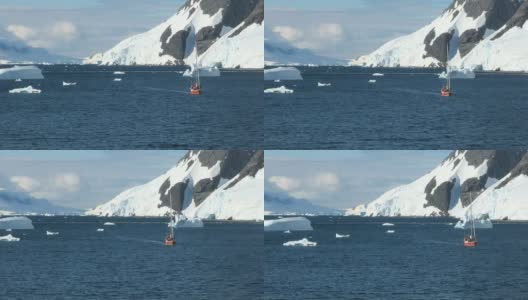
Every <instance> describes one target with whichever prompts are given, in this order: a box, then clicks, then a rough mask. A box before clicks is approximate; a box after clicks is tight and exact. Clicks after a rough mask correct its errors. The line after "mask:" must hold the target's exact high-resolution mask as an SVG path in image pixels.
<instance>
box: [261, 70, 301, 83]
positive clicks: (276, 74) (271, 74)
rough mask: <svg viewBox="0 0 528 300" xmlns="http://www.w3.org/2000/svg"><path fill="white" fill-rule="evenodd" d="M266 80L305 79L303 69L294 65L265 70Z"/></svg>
mask: <svg viewBox="0 0 528 300" xmlns="http://www.w3.org/2000/svg"><path fill="white" fill-rule="evenodd" d="M264 80H303V77H302V75H301V71H299V70H298V69H297V68H294V67H279V68H273V69H268V70H264Z"/></svg>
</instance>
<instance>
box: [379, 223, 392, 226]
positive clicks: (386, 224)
mask: <svg viewBox="0 0 528 300" xmlns="http://www.w3.org/2000/svg"><path fill="white" fill-rule="evenodd" d="M381 226H394V224H392V223H383V224H381Z"/></svg>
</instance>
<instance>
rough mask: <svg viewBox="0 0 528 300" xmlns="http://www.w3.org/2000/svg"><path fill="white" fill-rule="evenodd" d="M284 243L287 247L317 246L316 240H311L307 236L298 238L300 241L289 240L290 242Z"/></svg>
mask: <svg viewBox="0 0 528 300" xmlns="http://www.w3.org/2000/svg"><path fill="white" fill-rule="evenodd" d="M282 245H283V246H286V247H291V246H303V247H315V246H317V243H316V242H311V241H309V240H308V239H307V238H304V239H302V240H298V241H289V242H286V243H284V244H282Z"/></svg>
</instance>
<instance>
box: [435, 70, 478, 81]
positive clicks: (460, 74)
mask: <svg viewBox="0 0 528 300" xmlns="http://www.w3.org/2000/svg"><path fill="white" fill-rule="evenodd" d="M449 76H450V77H451V79H475V72H473V71H472V70H469V69H450V70H449ZM438 78H440V79H446V78H447V73H446V72H445V71H444V72H442V73H440V74H438Z"/></svg>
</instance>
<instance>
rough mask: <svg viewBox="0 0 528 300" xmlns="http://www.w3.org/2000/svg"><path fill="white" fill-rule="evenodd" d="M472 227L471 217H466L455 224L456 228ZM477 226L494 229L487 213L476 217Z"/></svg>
mask: <svg viewBox="0 0 528 300" xmlns="http://www.w3.org/2000/svg"><path fill="white" fill-rule="evenodd" d="M471 227H472V222H471V219H469V218H467V217H466V218H464V219H462V220H460V221H458V222H457V223H456V224H455V228H456V229H468V228H471ZM475 228H478V229H492V228H493V223H492V222H491V220H490V219H489V216H488V215H487V214H485V215H482V216H479V217H477V218H476V219H475Z"/></svg>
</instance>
